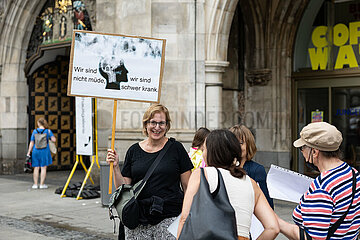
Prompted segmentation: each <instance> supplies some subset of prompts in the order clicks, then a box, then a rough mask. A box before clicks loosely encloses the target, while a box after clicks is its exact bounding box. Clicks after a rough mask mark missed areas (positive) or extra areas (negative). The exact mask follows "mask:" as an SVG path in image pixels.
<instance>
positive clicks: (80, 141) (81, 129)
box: [75, 97, 93, 156]
mask: <svg viewBox="0 0 360 240" xmlns="http://www.w3.org/2000/svg"><path fill="white" fill-rule="evenodd" d="M75 121H76V154H77V155H86V156H92V155H93V119H92V98H90V97H76V98H75Z"/></svg>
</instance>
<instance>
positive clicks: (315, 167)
mask: <svg viewBox="0 0 360 240" xmlns="http://www.w3.org/2000/svg"><path fill="white" fill-rule="evenodd" d="M305 164H306V166H307V167H308V168H310V169H311V170H315V171H317V172H320V171H319V168H318V167H317V166H315V164H313V163H310V162H305Z"/></svg>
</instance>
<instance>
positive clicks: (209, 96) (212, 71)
mask: <svg viewBox="0 0 360 240" xmlns="http://www.w3.org/2000/svg"><path fill="white" fill-rule="evenodd" d="M228 66H229V62H226V61H205V124H206V127H207V128H209V129H215V128H221V127H222V87H223V83H222V75H223V73H224V72H225V69H226V68H227V67H228Z"/></svg>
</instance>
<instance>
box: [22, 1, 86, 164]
mask: <svg viewBox="0 0 360 240" xmlns="http://www.w3.org/2000/svg"><path fill="white" fill-rule="evenodd" d="M74 28H77V29H84V30H92V28H91V24H90V17H89V15H88V13H87V10H86V8H85V4H84V1H78V0H77V1H58V0H53V1H47V2H46V3H45V4H44V6H43V7H42V10H41V11H40V14H39V15H38V16H37V18H36V20H35V25H34V27H33V31H32V33H31V37H30V41H29V45H28V49H27V61H26V64H25V75H26V78H27V83H28V87H29V95H28V119H29V120H28V128H27V129H28V131H27V135H28V138H30V136H31V133H32V131H33V129H34V128H35V127H36V122H37V119H39V118H40V117H43V118H45V119H46V120H47V121H48V123H49V129H51V130H52V132H53V133H54V136H55V137H56V139H57V142H56V145H57V148H58V149H57V150H58V151H57V154H56V155H55V156H53V164H52V165H51V166H49V169H68V168H70V167H71V166H72V164H73V163H74V161H75V155H76V141H75V130H76V129H75V98H74V97H69V96H67V83H68V71H69V60H70V56H69V55H70V54H69V53H70V45H71V37H72V29H74Z"/></svg>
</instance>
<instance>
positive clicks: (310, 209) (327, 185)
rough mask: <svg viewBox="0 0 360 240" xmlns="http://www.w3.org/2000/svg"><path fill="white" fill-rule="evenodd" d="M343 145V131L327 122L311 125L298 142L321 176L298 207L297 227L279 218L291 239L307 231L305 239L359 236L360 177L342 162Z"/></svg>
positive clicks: (353, 237) (283, 230) (304, 130)
mask: <svg viewBox="0 0 360 240" xmlns="http://www.w3.org/2000/svg"><path fill="white" fill-rule="evenodd" d="M341 142H342V135H341V132H339V131H338V130H337V129H336V127H335V126H333V125H330V124H329V123H326V122H316V123H310V124H308V125H307V126H305V127H304V128H303V129H302V131H301V133H300V138H299V139H298V140H296V141H295V142H294V144H293V145H294V147H297V148H299V149H300V151H301V153H302V154H303V156H304V158H305V161H306V162H307V163H308V164H309V165H312V166H313V167H314V168H318V170H319V171H320V175H319V176H318V177H317V178H316V179H315V180H314V181H313V182H312V183H311V184H310V187H309V190H308V191H307V192H306V193H305V194H304V195H303V196H302V197H301V199H300V203H299V205H298V206H297V207H296V208H295V210H294V212H293V220H294V222H295V224H291V223H288V222H286V221H284V220H282V219H281V218H279V217H278V216H277V219H278V221H279V225H280V231H281V233H283V234H284V235H285V236H286V237H288V238H289V239H301V238H300V236H301V232H305V234H304V239H320V240H322V239H324V240H325V239H356V238H357V236H358V235H359V228H360V174H359V173H358V172H357V171H356V170H355V169H353V168H352V167H350V166H349V165H348V164H347V163H346V162H344V161H342V160H341V158H342V157H341V155H342V153H341V150H340V149H339V147H340V144H341ZM353 175H354V176H355V178H353ZM354 183H355V184H354ZM353 186H354V188H353ZM353 189H355V191H353ZM353 192H354V195H353ZM347 211H348V212H347ZM346 212H347V213H346ZM345 214H346V217H345V219H344V220H343V221H341V220H340V221H339V223H340V225H339V226H338V227H337V228H336V227H333V231H330V230H329V229H331V227H332V226H333V225H334V224H335V222H337V220H339V219H340V218H341V217H342V216H343V215H345Z"/></svg>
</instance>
